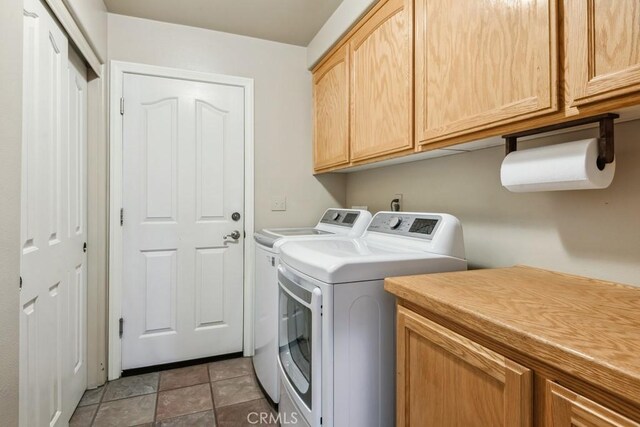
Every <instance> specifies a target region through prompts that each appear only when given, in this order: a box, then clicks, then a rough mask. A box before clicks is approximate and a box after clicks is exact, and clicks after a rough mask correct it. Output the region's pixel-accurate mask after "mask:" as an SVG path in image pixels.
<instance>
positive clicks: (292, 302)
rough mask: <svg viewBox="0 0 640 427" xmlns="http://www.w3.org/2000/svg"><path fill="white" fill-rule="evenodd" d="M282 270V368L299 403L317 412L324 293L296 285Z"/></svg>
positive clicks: (280, 285)
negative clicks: (315, 409)
mask: <svg viewBox="0 0 640 427" xmlns="http://www.w3.org/2000/svg"><path fill="white" fill-rule="evenodd" d="M278 270H279V271H278V283H279V288H280V296H279V300H280V301H279V321H280V326H279V353H280V355H279V357H280V364H281V366H282V369H283V372H284V374H285V376H286V378H287V380H288V382H289V383H290V384H291V385H292V386H293V389H294V390H293V391H294V392H295V394H296V395H297V398H298V399H296V400H299V402H301V403H302V404H304V406H305V407H306V408H305V409H306V410H307V411H308V412H313V409H314V408H315V406H316V405H317V404H318V403H319V401H320V388H321V384H320V375H319V374H320V367H321V363H322V359H321V351H322V348H321V345H320V344H321V343H320V340H321V322H322V320H321V319H322V318H321V310H322V309H321V307H322V293H321V291H320V288H317V287H311V286H304V285H301V284H299V283H295V282H294V281H293V280H291V279H289V278H288V277H286V276H285V275H284V274H283V271H282V267H279V269H278ZM301 409H302V408H301ZM319 409H320V408H319V405H318V407H317V410H319ZM303 412H306V411H303Z"/></svg>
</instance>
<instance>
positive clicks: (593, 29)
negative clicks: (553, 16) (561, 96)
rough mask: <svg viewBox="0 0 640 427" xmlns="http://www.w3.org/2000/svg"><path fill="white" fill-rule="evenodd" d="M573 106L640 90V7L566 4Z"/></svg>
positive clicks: (623, 1)
mask: <svg viewBox="0 0 640 427" xmlns="http://www.w3.org/2000/svg"><path fill="white" fill-rule="evenodd" d="M564 8H565V11H564V13H565V34H566V68H567V80H568V85H569V94H568V96H569V98H570V99H569V101H570V105H571V106H580V105H584V104H588V103H591V102H595V101H599V100H602V99H607V98H612V97H614V96H619V95H624V94H627V93H631V92H635V91H639V90H640V2H638V1H637V0H616V1H609V0H580V1H574V0H565V2H564Z"/></svg>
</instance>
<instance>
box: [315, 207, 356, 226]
mask: <svg viewBox="0 0 640 427" xmlns="http://www.w3.org/2000/svg"><path fill="white" fill-rule="evenodd" d="M359 216H360V212H358V211H350V210H345V209H329V210H328V211H326V212H325V214H324V215H323V216H322V219H321V220H320V222H321V223H323V224H331V225H339V226H342V227H349V228H352V227H353V225H354V224H355V223H356V220H357V219H358V217H359Z"/></svg>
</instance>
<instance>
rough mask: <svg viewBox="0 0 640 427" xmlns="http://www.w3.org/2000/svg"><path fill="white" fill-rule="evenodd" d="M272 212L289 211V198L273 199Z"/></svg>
mask: <svg viewBox="0 0 640 427" xmlns="http://www.w3.org/2000/svg"><path fill="white" fill-rule="evenodd" d="M271 210H272V211H274V212H275V211H286V210H287V198H286V197H285V196H281V197H273V198H272V199H271Z"/></svg>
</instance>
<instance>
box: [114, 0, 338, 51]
mask: <svg viewBox="0 0 640 427" xmlns="http://www.w3.org/2000/svg"><path fill="white" fill-rule="evenodd" d="M104 2H105V4H106V5H107V9H108V10H109V12H112V13H118V14H121V15H129V16H136V17H139V18H146V19H153V20H156V21H164V22H172V23H174V24H182V25H189V26H192V27H201V28H208V29H210V30H216V31H224V32H227V33H234V34H241V35H245V36H250V37H257V38H261V39H266V40H273V41H278V42H282V43H289V44H295V45H299V46H307V45H308V44H309V42H310V41H311V39H312V38H313V36H315V34H316V33H317V32H318V30H319V29H320V28H321V27H322V25H323V24H324V23H325V22H326V21H327V19H328V18H329V17H330V16H331V14H332V13H333V12H334V11H335V10H336V8H337V7H338V5H340V3H342V0H105V1H104Z"/></svg>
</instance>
